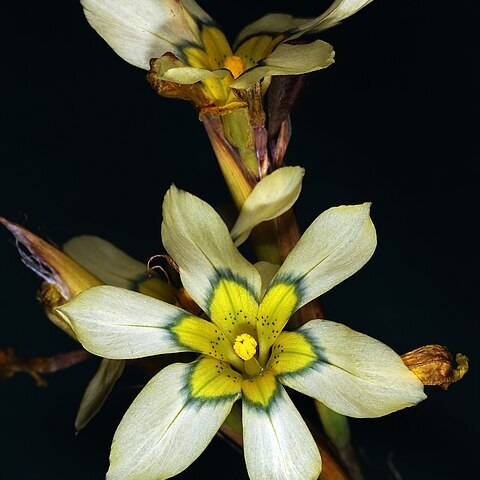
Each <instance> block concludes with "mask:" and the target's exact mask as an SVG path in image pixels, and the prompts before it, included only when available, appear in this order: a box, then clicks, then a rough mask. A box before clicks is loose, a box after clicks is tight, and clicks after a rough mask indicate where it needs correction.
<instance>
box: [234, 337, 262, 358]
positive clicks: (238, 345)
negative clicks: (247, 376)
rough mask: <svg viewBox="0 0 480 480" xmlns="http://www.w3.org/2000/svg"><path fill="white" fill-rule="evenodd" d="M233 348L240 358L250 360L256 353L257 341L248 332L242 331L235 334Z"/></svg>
mask: <svg viewBox="0 0 480 480" xmlns="http://www.w3.org/2000/svg"><path fill="white" fill-rule="evenodd" d="M233 349H234V350H235V353H236V354H237V355H238V356H239V357H240V358H241V359H242V360H250V359H251V358H252V357H253V356H254V355H255V354H256V353H257V341H256V340H255V339H254V338H253V337H252V336H251V335H249V334H248V333H242V334H241V335H237V338H236V339H235V343H234V345H233Z"/></svg>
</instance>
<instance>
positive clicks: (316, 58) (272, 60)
mask: <svg viewBox="0 0 480 480" xmlns="http://www.w3.org/2000/svg"><path fill="white" fill-rule="evenodd" d="M333 57H334V51H333V47H332V46H331V45H330V44H328V43H327V42H324V41H322V40H315V41H314V42H312V43H305V44H301V45H289V44H286V43H284V44H281V45H279V46H278V47H277V48H276V49H275V50H274V51H273V52H272V53H271V54H270V55H269V56H268V57H267V58H265V59H264V60H261V61H260V62H259V63H258V65H257V66H256V67H253V68H251V69H250V70H247V71H246V72H245V73H243V74H242V75H240V76H239V77H238V78H237V79H236V80H234V81H233V82H232V84H231V85H230V87H231V88H238V89H244V88H248V87H249V86H251V85H252V84H254V83H255V82H258V81H259V80H260V79H262V78H264V77H267V76H273V75H300V74H302V73H309V72H314V71H316V70H320V69H322V68H326V67H328V66H329V65H331V64H332V63H333V61H334V60H333Z"/></svg>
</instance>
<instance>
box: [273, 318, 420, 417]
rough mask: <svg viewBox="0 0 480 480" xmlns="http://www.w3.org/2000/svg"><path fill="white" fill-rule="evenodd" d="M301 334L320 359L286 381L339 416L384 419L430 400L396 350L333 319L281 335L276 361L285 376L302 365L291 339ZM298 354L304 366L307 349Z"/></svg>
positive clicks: (293, 373)
mask: <svg viewBox="0 0 480 480" xmlns="http://www.w3.org/2000/svg"><path fill="white" fill-rule="evenodd" d="M297 334H300V335H302V336H303V337H304V339H306V340H307V341H308V342H310V344H311V345H312V346H313V351H314V352H315V353H316V357H317V359H316V360H313V361H311V362H310V363H309V364H308V365H306V366H304V367H303V368H302V369H300V370H297V371H292V372H291V373H284V374H281V375H280V376H279V378H280V381H281V382H282V383H283V384H284V385H287V386H289V387H291V388H293V389H295V390H298V391H299V392H302V393H304V394H306V395H309V396H310V397H313V398H316V399H317V400H319V401H320V402H322V403H323V404H324V405H326V406H327V407H328V408H330V409H331V410H334V411H335V412H338V413H341V414H342V415H347V416H349V417H359V418H365V417H380V416H383V415H387V414H389V413H391V412H395V411H396V410H400V409H402V408H405V407H410V406H412V405H415V404H417V403H418V402H421V401H422V400H424V399H425V398H426V396H425V394H424V393H423V384H422V382H421V381H420V380H419V379H418V378H417V377H416V376H415V375H414V374H413V373H412V372H410V370H409V369H408V368H407V367H406V366H405V365H404V363H403V361H402V359H401V358H400V357H399V356H398V355H397V354H396V353H395V352H394V351H393V350H392V349H391V348H389V347H387V346H386V345H385V344H383V343H382V342H379V341H378V340H375V339H373V338H371V337H369V336H367V335H363V334H361V333H358V332H355V331H354V330H351V329H350V328H348V327H346V326H345V325H341V324H339V323H335V322H330V321H328V320H312V321H310V322H308V323H307V324H305V325H304V326H303V327H301V328H300V329H298V330H297V331H296V332H285V333H283V334H282V335H280V337H279V338H278V340H277V342H276V344H280V345H281V350H282V352H281V353H279V354H278V355H279V356H278V357H277V360H276V361H277V362H278V361H279V362H280V364H279V367H280V369H282V370H284V371H285V369H288V368H289V367H288V365H294V364H295V363H296V358H295V356H296V349H295V347H294V342H292V341H291V339H289V337H293V336H294V335H297ZM292 347H293V348H292ZM274 349H275V346H274ZM298 352H299V353H300V355H301V358H302V361H303V359H304V358H305V351H304V348H303V349H302V350H298ZM284 360H287V362H284ZM282 363H285V366H282V365H281V364H282ZM274 368H275V367H274Z"/></svg>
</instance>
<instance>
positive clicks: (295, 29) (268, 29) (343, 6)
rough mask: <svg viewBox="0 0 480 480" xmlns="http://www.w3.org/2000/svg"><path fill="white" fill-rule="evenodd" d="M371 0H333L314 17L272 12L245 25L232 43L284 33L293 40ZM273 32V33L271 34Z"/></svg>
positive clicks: (339, 18)
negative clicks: (298, 16) (324, 9)
mask: <svg viewBox="0 0 480 480" xmlns="http://www.w3.org/2000/svg"><path fill="white" fill-rule="evenodd" d="M372 1H373V0H335V1H334V2H333V3H332V5H331V6H330V7H329V8H328V9H327V10H326V11H325V12H324V13H322V14H321V15H319V16H318V17H314V18H295V17H292V16H291V15H285V14H280V13H273V14H268V15H265V16H264V17H262V18H260V19H259V20H257V21H255V22H253V23H251V24H249V25H247V26H246V27H245V28H244V29H243V30H242V31H241V32H240V34H239V35H238V37H237V39H236V40H235V43H234V48H235V49H237V48H238V47H239V46H240V45H241V44H242V43H243V42H245V41H246V40H248V39H249V38H251V37H255V36H262V35H265V34H267V35H270V36H272V37H273V38H275V35H274V34H276V33H277V34H284V36H285V40H283V41H288V40H293V39H295V38H298V37H300V36H302V35H304V34H306V33H317V32H320V31H322V30H325V29H327V28H330V27H332V26H333V25H336V24H337V23H339V22H341V21H342V20H344V19H345V18H348V17H350V16H351V15H353V14H355V13H357V12H358V11H359V10H361V9H362V8H363V7H366V6H367V5H368V4H369V3H370V2H372ZM272 34H273V35H272Z"/></svg>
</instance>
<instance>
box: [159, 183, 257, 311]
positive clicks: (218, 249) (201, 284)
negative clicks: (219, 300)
mask: <svg viewBox="0 0 480 480" xmlns="http://www.w3.org/2000/svg"><path fill="white" fill-rule="evenodd" d="M162 240H163V244H164V246H165V248H166V250H167V252H168V253H169V254H170V255H171V256H172V257H173V259H174V260H175V261H176V262H177V264H178V265H179V267H180V277H181V279H182V283H183V285H184V287H185V289H186V290H187V291H188V293H189V294H190V295H191V297H192V298H193V300H195V302H196V303H197V304H198V305H199V306H200V307H201V308H202V309H203V311H204V312H205V313H207V314H209V313H210V303H211V299H212V293H213V291H214V289H215V287H216V286H217V285H218V283H219V280H221V279H224V278H227V279H234V280H235V281H236V282H239V283H241V284H243V285H245V286H247V287H248V290H249V291H250V292H251V293H252V295H253V296H254V297H256V298H258V296H259V293H260V288H261V279H260V275H259V273H258V272H257V270H256V269H255V267H254V266H253V265H251V264H250V263H249V262H248V261H247V260H245V259H244V258H243V257H242V255H241V254H240V253H239V252H238V250H237V249H236V248H235V246H234V245H233V242H232V239H231V238H230V234H229V232H228V229H227V227H226V225H225V224H224V223H223V221H222V219H221V218H220V216H219V215H218V214H217V213H216V212H215V210H214V209H213V208H212V207H210V205H208V204H207V203H205V202H203V201H202V200H200V199H199V198H197V197H195V196H194V195H191V194H189V193H187V192H185V191H183V190H179V189H177V188H176V187H174V186H173V187H171V188H170V189H169V191H168V192H167V194H166V195H165V200H164V202H163V223H162ZM232 313H234V312H232Z"/></svg>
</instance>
